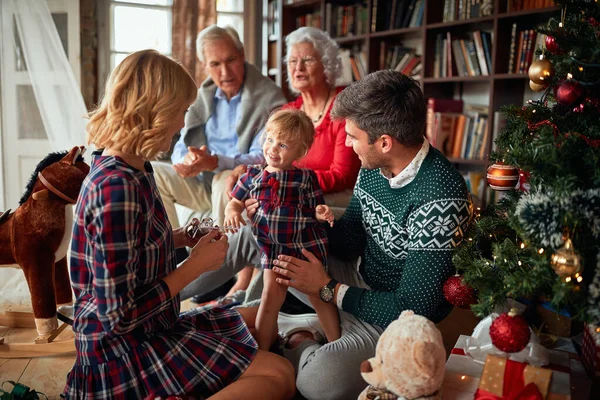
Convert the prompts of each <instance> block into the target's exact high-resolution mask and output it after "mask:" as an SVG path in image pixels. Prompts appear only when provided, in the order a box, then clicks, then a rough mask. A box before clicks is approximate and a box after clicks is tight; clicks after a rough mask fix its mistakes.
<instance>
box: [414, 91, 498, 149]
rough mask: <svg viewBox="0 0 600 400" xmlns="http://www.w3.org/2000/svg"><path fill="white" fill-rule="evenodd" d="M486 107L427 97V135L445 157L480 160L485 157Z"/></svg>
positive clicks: (487, 138) (486, 146) (486, 134)
mask: <svg viewBox="0 0 600 400" xmlns="http://www.w3.org/2000/svg"><path fill="white" fill-rule="evenodd" d="M488 113H489V112H488V107H487V106H479V105H471V104H468V105H463V101H462V100H448V99H434V98H430V99H428V101H427V129H426V134H427V139H428V140H429V143H431V145H432V146H434V147H435V148H437V149H438V150H440V151H441V152H442V153H443V154H444V155H445V156H446V157H449V158H461V159H467V160H483V159H486V158H487V157H488V155H489V154H488V147H489V140H490V139H491V138H490V135H488Z"/></svg>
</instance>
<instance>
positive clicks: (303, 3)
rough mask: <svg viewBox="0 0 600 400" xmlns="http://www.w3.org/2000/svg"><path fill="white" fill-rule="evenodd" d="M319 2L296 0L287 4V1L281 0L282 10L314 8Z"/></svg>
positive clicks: (316, 0) (317, 0)
mask: <svg viewBox="0 0 600 400" xmlns="http://www.w3.org/2000/svg"><path fill="white" fill-rule="evenodd" d="M320 3H321V0H298V1H293V2H291V3H288V2H287V0H283V8H296V7H304V6H314V5H317V4H320Z"/></svg>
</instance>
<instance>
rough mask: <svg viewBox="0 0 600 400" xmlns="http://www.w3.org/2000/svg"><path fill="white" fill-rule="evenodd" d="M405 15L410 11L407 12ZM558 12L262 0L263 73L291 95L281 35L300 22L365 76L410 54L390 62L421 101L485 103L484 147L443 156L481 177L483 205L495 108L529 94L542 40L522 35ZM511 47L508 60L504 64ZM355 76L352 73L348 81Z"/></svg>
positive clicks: (500, 2) (480, 3)
mask: <svg viewBox="0 0 600 400" xmlns="http://www.w3.org/2000/svg"><path fill="white" fill-rule="evenodd" d="M421 7H422V10H419V8H421ZM409 12H411V13H412V15H409V16H407V15H406V14H407V13H409ZM419 12H420V13H421V15H419V14H418V13H419ZM559 13H560V8H559V7H556V6H554V5H553V3H551V2H550V1H548V0H541V1H540V0H437V1H436V0H295V1H294V0H264V3H263V15H264V26H265V29H266V31H265V32H267V34H265V35H264V40H265V42H266V46H263V48H264V54H263V60H265V61H264V65H263V73H264V74H265V75H268V76H270V77H271V78H272V79H273V80H275V82H276V83H277V84H278V85H280V86H281V87H282V89H283V90H284V93H285V94H286V95H287V96H288V97H290V98H291V97H292V96H290V93H289V90H288V86H287V77H286V70H285V65H284V64H283V61H282V59H283V57H284V55H285V36H286V35H287V34H288V33H290V32H292V31H293V30H295V29H297V28H298V27H300V26H315V27H318V28H321V29H323V30H325V31H327V32H329V34H330V36H331V37H332V38H333V39H334V40H336V41H337V43H338V44H339V46H340V48H341V49H344V50H348V52H347V54H349V55H350V57H351V58H354V59H355V61H356V64H358V65H359V66H360V65H361V64H362V67H363V70H364V73H369V72H373V71H376V70H378V69H381V68H382V67H385V66H391V68H394V65H396V63H399V61H400V62H403V58H402V57H404V58H406V54H407V53H410V54H411V55H410V56H408V58H409V59H412V58H418V61H416V63H417V64H416V65H418V66H417V67H416V68H414V69H411V68H412V67H414V63H415V61H414V60H413V61H412V62H413V65H408V64H402V65H400V63H399V64H398V65H397V66H401V67H402V68H403V69H404V71H409V72H405V73H407V74H409V75H412V76H413V77H414V78H415V79H417V80H419V82H420V84H421V88H422V89H423V93H424V94H425V97H426V98H435V99H460V100H463V102H464V104H465V105H466V104H476V105H483V106H486V107H487V116H484V117H485V118H484V122H485V123H483V124H481V126H480V127H479V129H480V130H482V132H481V134H482V136H481V139H480V140H481V142H480V145H481V146H483V147H482V148H481V149H479V150H478V151H477V152H476V153H477V154H476V155H475V157H472V154H471V156H465V154H460V155H459V156H457V154H447V157H448V159H449V160H450V161H451V162H452V163H453V164H455V165H456V167H457V168H458V169H459V170H460V171H461V172H464V173H465V174H469V173H478V174H480V175H482V176H483V179H482V180H481V181H482V182H483V187H480V188H479V193H478V195H479V198H480V201H481V205H482V206H485V204H486V200H490V199H486V197H488V195H489V191H488V190H487V188H486V187H485V185H486V183H485V172H486V167H487V165H488V162H487V158H488V156H489V153H490V152H491V150H492V146H493V138H494V136H495V134H496V133H497V131H498V129H499V128H500V126H499V125H500V119H499V118H498V112H499V111H500V108H501V107H502V106H504V105H507V104H523V103H524V102H525V101H526V100H527V99H529V98H533V97H535V96H536V94H535V93H534V92H531V90H530V89H529V86H528V82H529V78H528V76H527V72H526V71H527V68H528V66H529V63H530V62H531V61H530V60H531V59H532V57H533V53H534V50H535V46H539V45H540V44H541V43H543V38H540V37H537V38H536V37H535V36H533V37H528V35H529V32H533V29H534V28H535V27H536V26H538V25H539V24H543V23H546V22H547V21H548V20H549V19H550V18H558V17H559ZM525 32H527V34H525ZM444 40H445V41H444ZM455 42H456V43H455ZM512 42H514V43H512ZM511 43H512V46H511ZM454 46H457V47H456V48H454ZM461 46H464V48H463V47H461ZM527 46H529V47H527ZM511 48H512V49H511ZM461 50H462V51H461ZM457 51H458V53H457ZM511 51H512V52H513V53H514V56H513V57H514V60H513V65H512V66H511V68H509V58H510V53H511ZM444 52H445V53H444ZM396 53H397V54H396ZM521 53H522V54H521ZM461 54H462V57H461V56H460V55H461ZM395 57H396V58H395ZM518 57H521V59H518ZM528 57H529V58H528ZM342 58H344V57H342ZM459 59H462V63H463V64H462V68H460V65H459V64H460V62H459ZM519 61H520V64H522V68H521V69H520V70H519V69H518V68H517V67H518V65H519ZM419 64H420V65H419ZM482 64H485V65H482ZM404 71H403V72H404ZM358 72H361V71H358ZM360 76H361V74H360V73H359V74H358V76H357V74H356V73H352V74H351V75H350V78H351V79H350V80H355V79H357V78H360ZM344 83H346V82H344ZM465 113H466V111H465ZM436 117H437V115H436ZM476 118H479V116H477V117H476ZM476 121H478V119H476ZM436 147H437V145H436ZM463 149H464V146H463ZM473 191H475V190H473Z"/></svg>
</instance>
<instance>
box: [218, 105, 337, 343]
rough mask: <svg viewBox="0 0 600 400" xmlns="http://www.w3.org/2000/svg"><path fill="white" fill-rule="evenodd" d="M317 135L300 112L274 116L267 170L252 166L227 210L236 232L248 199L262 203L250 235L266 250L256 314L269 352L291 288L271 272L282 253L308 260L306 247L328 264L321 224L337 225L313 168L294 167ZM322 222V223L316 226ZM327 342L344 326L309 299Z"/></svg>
mask: <svg viewBox="0 0 600 400" xmlns="http://www.w3.org/2000/svg"><path fill="white" fill-rule="evenodd" d="M314 135H315V130H314V127H313V123H312V122H311V120H310V118H309V117H308V116H307V115H306V114H305V113H304V112H302V111H300V110H297V109H286V110H279V111H276V112H275V113H273V114H272V115H271V117H270V118H269V120H268V121H267V124H266V126H265V132H264V144H263V153H264V156H265V159H266V161H267V165H266V166H265V167H262V166H261V167H259V166H250V167H249V168H248V171H247V172H246V173H245V174H244V175H242V176H241V177H240V179H239V180H238V182H237V184H236V185H235V187H234V188H233V191H232V193H231V195H232V199H231V201H230V202H229V203H228V204H227V207H226V208H225V221H224V225H225V226H228V227H232V228H234V229H236V230H237V229H238V228H239V227H240V224H242V225H245V222H244V220H243V218H242V216H241V214H242V211H243V210H244V200H246V199H247V198H254V199H257V200H258V201H259V207H258V210H257V212H256V214H255V215H254V216H253V217H252V231H253V233H254V235H255V237H256V240H257V241H258V244H259V245H260V247H261V250H262V252H263V254H262V257H261V265H262V268H263V269H264V289H263V293H262V298H261V303H260V306H259V309H258V314H257V316H256V330H257V337H256V340H257V342H258V345H259V348H261V349H268V348H269V347H270V344H271V343H272V342H273V340H274V339H275V335H276V332H277V329H276V327H277V314H278V313H279V309H280V308H281V305H282V304H283V301H284V300H285V294H286V291H287V288H286V287H285V286H281V285H279V284H278V283H277V282H276V281H275V279H276V278H277V277H278V276H279V275H277V274H276V273H274V272H273V271H272V270H271V268H272V267H273V261H274V260H276V259H277V256H279V255H280V254H285V255H290V256H293V257H297V258H300V259H304V256H303V255H302V253H301V250H302V249H303V248H304V249H306V250H308V251H310V252H311V253H312V254H314V255H315V256H316V257H317V258H319V260H320V261H321V262H322V263H323V265H326V262H327V235H326V233H325V229H324V228H323V226H322V225H321V224H320V222H321V223H322V222H328V223H329V224H331V225H333V219H334V217H333V213H332V212H331V210H330V209H329V207H328V206H326V205H325V204H324V200H323V193H322V192H321V188H320V186H319V183H318V182H317V177H316V175H315V173H314V172H313V171H312V170H308V169H300V168H296V167H294V166H293V165H292V164H293V163H294V161H296V160H299V159H301V158H302V157H304V156H305V155H306V153H307V152H308V149H309V148H310V146H311V144H312V142H313V139H314ZM317 221H318V222H317ZM310 301H311V304H312V306H313V308H314V309H315V311H316V312H317V316H318V317H319V322H320V323H321V326H322V327H323V329H324V331H325V334H326V336H327V340H328V341H334V340H337V339H339V337H340V334H341V333H340V322H339V315H338V313H337V309H336V307H335V305H334V304H331V303H325V302H323V301H321V299H320V298H319V297H310Z"/></svg>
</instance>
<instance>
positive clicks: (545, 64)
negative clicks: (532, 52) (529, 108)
mask: <svg viewBox="0 0 600 400" xmlns="http://www.w3.org/2000/svg"><path fill="white" fill-rule="evenodd" d="M528 74H529V79H531V80H532V81H533V82H534V83H537V84H538V85H548V84H550V81H551V80H552V77H553V76H554V66H553V65H552V63H551V62H550V61H548V60H546V59H545V58H544V56H543V55H541V56H540V58H539V60H535V61H534V62H532V63H531V65H530V66H529V71H528Z"/></svg>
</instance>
